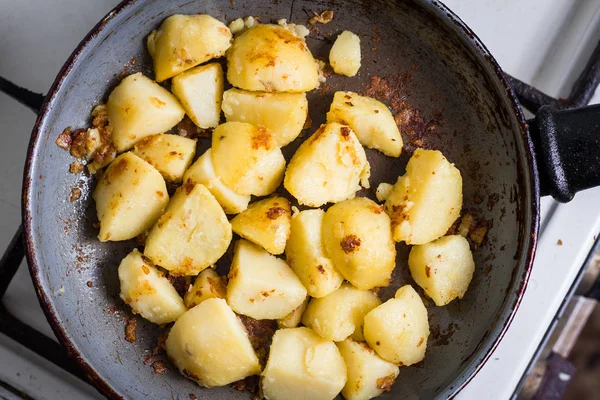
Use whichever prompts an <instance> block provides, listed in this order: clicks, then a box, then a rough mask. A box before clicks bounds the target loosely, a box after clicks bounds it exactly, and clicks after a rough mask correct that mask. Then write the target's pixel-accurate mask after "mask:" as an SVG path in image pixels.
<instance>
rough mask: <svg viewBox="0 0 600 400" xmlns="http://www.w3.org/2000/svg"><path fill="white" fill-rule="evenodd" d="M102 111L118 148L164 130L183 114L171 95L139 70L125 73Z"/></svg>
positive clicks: (129, 147) (176, 122)
mask: <svg viewBox="0 0 600 400" xmlns="http://www.w3.org/2000/svg"><path fill="white" fill-rule="evenodd" d="M106 111H107V113H108V120H109V122H110V126H112V129H113V131H112V142H113V144H114V145H115V148H116V149H117V151H118V152H122V151H125V150H129V149H131V148H132V147H133V145H134V144H136V143H137V142H138V141H139V140H141V139H143V138H145V137H146V136H150V135H155V134H157V133H163V132H166V131H168V130H169V129H171V128H172V127H174V126H175V125H177V124H178V123H179V121H181V120H182V119H183V117H184V116H185V111H184V110H183V107H181V105H180V104H179V102H178V101H177V99H176V98H175V96H173V95H172V94H171V93H170V92H169V91H168V90H167V89H165V88H163V87H162V86H160V85H159V84H157V83H156V82H154V81H153V80H151V79H150V78H147V77H145V76H144V75H142V73H141V72H138V73H136V74H133V75H129V76H128V77H126V78H125V79H123V80H122V81H121V83H120V84H119V86H117V87H116V88H114V90H113V91H112V92H111V93H110V95H109V96H108V101H107V102H106Z"/></svg>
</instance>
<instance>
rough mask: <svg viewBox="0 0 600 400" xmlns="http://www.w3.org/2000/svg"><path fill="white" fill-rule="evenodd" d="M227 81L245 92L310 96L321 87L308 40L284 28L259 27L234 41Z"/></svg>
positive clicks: (275, 26) (251, 29) (229, 56)
mask: <svg viewBox="0 0 600 400" xmlns="http://www.w3.org/2000/svg"><path fill="white" fill-rule="evenodd" d="M227 80H228V81H229V83H231V84H232V85H233V86H235V87H238V88H240V89H244V90H253V91H263V92H308V91H309V90H312V89H314V88H316V87H317V86H318V84H319V68H318V66H317V63H316V61H315V59H314V58H313V56H312V54H311V53H310V50H309V49H308V46H307V45H306V42H305V41H304V39H302V38H300V37H298V36H296V35H294V34H293V33H292V32H290V31H289V30H287V29H285V28H284V27H281V26H278V25H263V24H259V25H256V26H253V27H252V28H250V29H248V30H247V31H245V32H244V33H242V34H240V35H239V36H238V37H236V38H235V40H234V41H233V45H232V46H231V49H230V50H229V51H228V52H227Z"/></svg>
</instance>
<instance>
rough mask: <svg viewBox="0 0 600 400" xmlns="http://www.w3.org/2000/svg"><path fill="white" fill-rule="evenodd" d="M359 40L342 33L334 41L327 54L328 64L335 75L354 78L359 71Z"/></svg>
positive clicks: (349, 33)
mask: <svg viewBox="0 0 600 400" xmlns="http://www.w3.org/2000/svg"><path fill="white" fill-rule="evenodd" d="M360 58H361V57H360V39H359V37H358V36H356V35H355V34H354V33H352V32H350V31H344V32H342V33H340V35H339V36H338V37H337V39H335V42H334V43H333V46H331V51H330V52H329V64H331V68H333V72H335V73H336V74H341V75H346V76H354V75H356V73H357V72H358V70H359V69H360Z"/></svg>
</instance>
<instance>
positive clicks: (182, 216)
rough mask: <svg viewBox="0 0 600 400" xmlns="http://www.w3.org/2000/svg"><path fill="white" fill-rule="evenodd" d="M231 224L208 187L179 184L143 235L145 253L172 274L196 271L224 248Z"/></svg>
mask: <svg viewBox="0 0 600 400" xmlns="http://www.w3.org/2000/svg"><path fill="white" fill-rule="evenodd" d="M231 237H232V232H231V224H230V223H229V221H228V220H227V216H226V215H225V212H224V211H223V209H222V208H221V206H220V205H219V203H218V202H217V200H216V199H215V198H214V196H213V195H212V194H210V192H209V191H208V189H207V188H206V187H205V186H204V185H202V184H193V183H191V182H188V183H186V184H185V185H183V186H180V187H179V188H178V189H177V191H176V192H175V195H174V196H173V198H172V199H171V201H170V202H169V205H168V206H167V209H166V211H165V213H164V214H163V215H162V216H161V217H160V218H159V220H158V222H157V223H156V224H155V225H154V227H153V228H152V230H151V231H150V233H149V235H148V238H147V239H146V247H145V249H144V255H145V256H146V257H148V258H150V259H151V260H152V261H154V262H155V263H156V264H158V265H160V266H161V267H163V268H165V269H167V270H169V271H170V272H171V274H173V275H198V274H199V273H200V272H202V270H204V269H205V268H207V267H209V266H211V265H212V264H214V263H215V262H216V261H217V260H218V259H219V258H221V256H222V255H223V254H225V251H227V247H229V243H230V242H231Z"/></svg>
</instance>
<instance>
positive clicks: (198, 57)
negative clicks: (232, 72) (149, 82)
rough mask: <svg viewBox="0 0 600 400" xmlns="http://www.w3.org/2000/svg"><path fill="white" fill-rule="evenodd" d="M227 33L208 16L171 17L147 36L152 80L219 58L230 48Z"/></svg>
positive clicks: (173, 74) (167, 76) (161, 79)
mask: <svg viewBox="0 0 600 400" xmlns="http://www.w3.org/2000/svg"><path fill="white" fill-rule="evenodd" d="M231 37H232V35H231V31H230V30H229V28H227V26H225V25H224V24H223V23H222V22H220V21H217V20H216V19H214V18H213V17H211V16H210V15H179V14H175V15H171V16H170V17H168V18H167V19H165V20H164V21H163V23H162V24H161V25H160V27H159V28H158V30H155V31H152V33H151V34H150V36H148V52H149V53H150V55H151V56H152V60H153V61H154V73H155V74H156V80H157V81H158V82H162V81H164V80H166V79H169V78H171V77H173V76H175V75H177V74H178V73H180V72H183V71H185V70H188V69H190V68H193V67H195V66H196V65H199V64H202V63H203V62H206V61H208V60H210V59H211V58H217V57H221V56H223V55H224V54H225V51H226V50H227V49H228V48H229V46H231Z"/></svg>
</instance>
